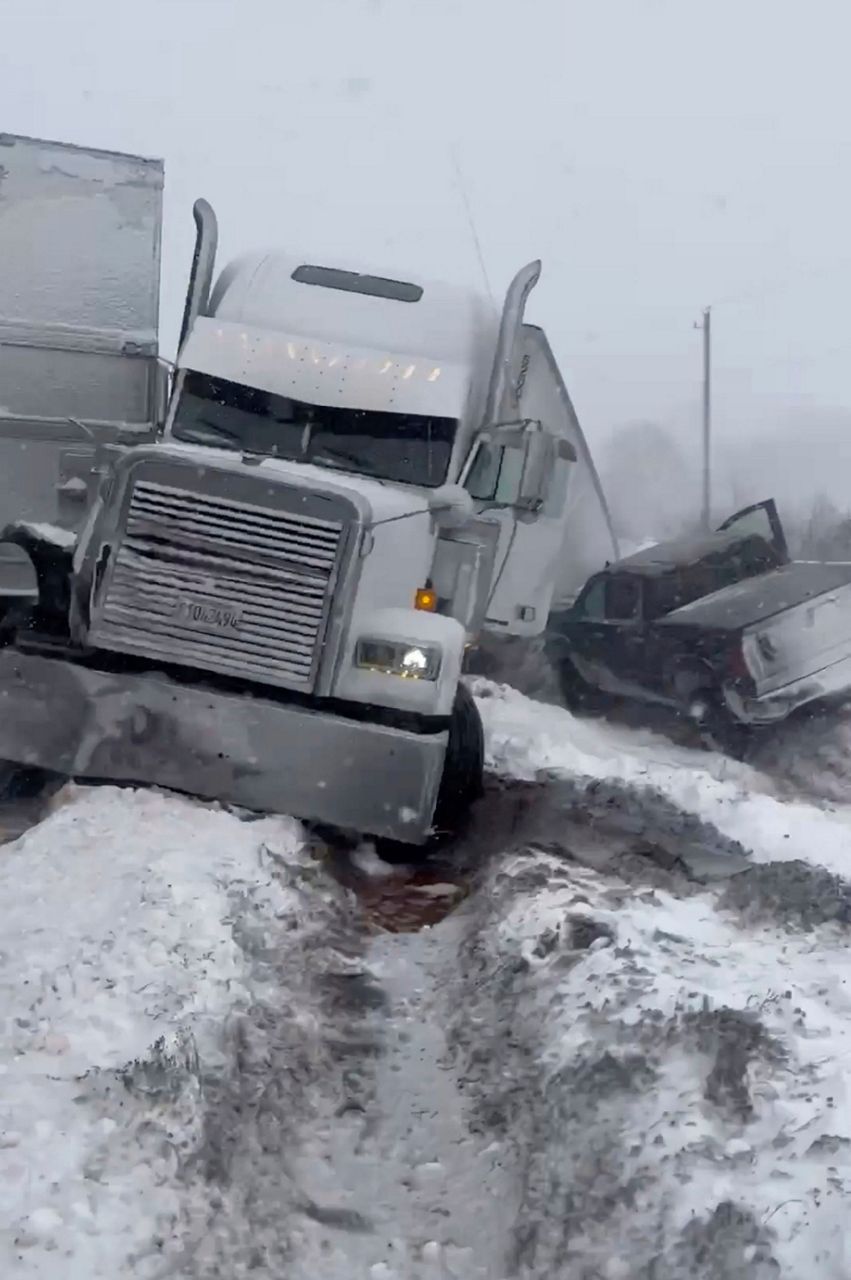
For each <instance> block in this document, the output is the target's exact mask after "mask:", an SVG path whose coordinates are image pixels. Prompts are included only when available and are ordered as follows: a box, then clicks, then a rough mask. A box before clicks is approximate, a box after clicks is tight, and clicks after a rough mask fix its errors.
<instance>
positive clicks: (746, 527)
mask: <svg viewBox="0 0 851 1280" xmlns="http://www.w3.org/2000/svg"><path fill="white" fill-rule="evenodd" d="M718 532H719V533H732V532H734V533H737V534H740V535H741V536H742V537H746V536H747V535H748V534H759V536H760V537H761V538H765V540H766V542H768V543H769V544H770V545H771V546H772V547H774V549H775V551H776V552H777V554H778V555H779V556H780V558H781V560H784V561H787V562H788V560H789V547H788V544H787V542H786V534H785V532H784V529H783V524H782V522H781V520H780V516H779V514H778V511H777V503H776V502H775V501H774V499H773V498H766V499H765V501H764V502H754V503H752V504H751V505H750V506H749V507H743V508H742V510H741V511H737V512H736V513H735V515H732V516H730V517H729V519H728V520H725V521H724V523H723V524H722V525H721V526H720V528H719V529H718Z"/></svg>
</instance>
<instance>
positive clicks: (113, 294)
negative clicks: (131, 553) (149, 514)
mask: <svg viewBox="0 0 851 1280" xmlns="http://www.w3.org/2000/svg"><path fill="white" fill-rule="evenodd" d="M162 187H163V167H162V164H161V163H160V162H159V161H155V160H145V159H142V158H140V157H138V156H128V155H119V154H116V153H113V152H106V151H97V150H92V149H88V148H84V147H75V146H68V145H66V144H64V143H56V142H44V141H40V140H37V139H32V138H22V137H17V136H13V135H10V134H0V529H2V528H3V527H4V526H5V525H7V524H8V523H10V522H11V521H13V520H28V521H34V522H47V523H51V524H58V525H60V526H62V527H64V528H66V529H71V530H73V529H76V528H78V527H79V526H80V525H81V524H82V522H83V519H84V517H85V515H86V512H87V509H88V507H89V504H90V503H91V501H92V500H93V498H94V496H95V493H96V492H97V483H98V476H97V464H98V453H99V450H100V448H101V447H102V446H106V445H112V444H115V443H134V442H136V441H142V440H145V439H150V438H151V436H152V435H153V434H154V432H155V429H156V425H157V419H158V417H159V415H160V412H161V404H162V400H163V389H164V384H163V380H162V376H161V370H160V366H159V362H158V358H157V329H158V309H159V272H160V226H161V217H162ZM72 419H73V420H74V421H71V420H72ZM28 578H29V570H28V568H27V566H26V564H25V562H24V560H23V557H22V554H21V553H20V552H18V551H17V549H16V548H12V547H6V546H0V591H9V590H15V589H18V588H20V587H21V586H22V585H24V584H25V583H26V582H27V580H28Z"/></svg>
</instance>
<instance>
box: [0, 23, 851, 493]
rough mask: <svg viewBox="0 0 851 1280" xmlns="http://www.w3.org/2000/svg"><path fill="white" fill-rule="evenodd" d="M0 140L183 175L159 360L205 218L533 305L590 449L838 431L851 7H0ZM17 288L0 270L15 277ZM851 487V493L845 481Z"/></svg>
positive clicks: (843, 384) (850, 215)
mask: <svg viewBox="0 0 851 1280" xmlns="http://www.w3.org/2000/svg"><path fill="white" fill-rule="evenodd" d="M0 17H1V18H2V33H1V34H0V129H3V130H4V131H7V132H13V133H27V134H36V135H40V136H45V137H53V138H58V139H62V140H67V141H72V142H78V143H88V144H92V145H97V146H102V147H109V148H115V149H121V150H130V151H139V152H141V153H144V154H147V155H154V156H161V157H164V159H165V161H166V200H167V203H166V240H165V260H164V306H165V313H164V338H165V349H166V350H168V349H169V347H170V346H171V345H173V342H174V335H175V331H176V325H177V317H178V312H179V308H180V303H181V291H182V288H183V283H184V279H185V273H186V268H187V265H188V260H189V256H190V253H191V246H192V237H193V228H192V221H191V202H192V199H193V198H194V197H195V196H196V195H200V194H204V195H206V196H207V197H208V198H209V199H211V200H212V201H213V203H214V205H215V206H216V208H217V211H218V213H219V218H220V223H221V230H222V239H221V247H222V254H223V257H226V256H229V255H230V254H232V253H233V252H236V251H241V250H243V249H247V248H251V247H256V246H257V245H258V244H261V245H262V244H275V243H278V244H281V245H285V246H289V247H292V248H296V249H299V250H304V251H309V252H311V253H314V254H320V255H322V256H324V258H325V259H326V260H329V259H330V260H333V257H334V253H335V252H345V253H346V255H347V256H352V255H354V256H357V257H358V258H361V257H362V258H363V259H364V260H365V261H366V262H368V263H370V264H372V265H375V266H378V267H382V266H387V267H393V268H399V269H405V270H406V271H407V272H408V273H409V274H412V273H415V272H416V271H422V272H423V273H428V274H431V275H434V274H437V275H446V276H448V277H459V276H460V277H462V278H465V279H468V280H471V281H481V278H482V273H481V269H480V266H479V262H478V255H477V253H476V249H475V244H474V238H473V234H472V232H471V228H470V224H469V221H468V217H467V213H466V211H465V198H466V201H467V203H468V204H469V208H470V209H471V211H472V218H473V222H474V225H475V230H476V234H477V235H478V237H479V240H480V243H481V248H482V253H483V257H484V263H485V269H486V273H487V278H488V282H489V287H490V288H491V289H492V290H493V291H494V292H495V293H497V294H499V293H501V292H502V291H503V289H504V288H505V285H506V283H507V281H508V279H509V277H510V276H511V274H512V273H513V271H514V270H515V269H516V268H517V267H518V266H519V265H520V264H521V263H522V262H524V261H525V260H527V259H529V258H530V257H534V256H540V257H542V259H543V262H544V275H543V278H542V282H541V284H540V286H539V287H538V290H537V291H536V293H535V294H534V295H533V298H532V300H531V302H530V306H529V316H530V318H532V319H534V320H536V321H538V322H540V323H543V324H544V326H545V327H546V329H547V330H548V332H549V334H550V338H551V341H552V343H553V346H554V347H555V350H556V352H557V355H558V357H559V359H560V361H561V363H562V366H563V368H564V370H565V373H566V375H567V377H568V380H569V384H570V387H571V390H572V392H573V395H574V399H575V401H576V404H577V407H578V409H579V412H580V415H581V417H582V418H583V421H584V423H585V425H586V428H587V430H588V432H589V435H590V436H591V439H592V442H593V441H601V440H602V439H604V437H605V435H606V433H607V432H608V431H609V430H610V429H611V428H612V427H613V426H615V425H617V424H618V423H622V422H624V421H628V420H630V419H636V418H657V419H659V420H661V421H663V422H666V423H669V424H671V425H672V427H673V429H675V430H676V431H677V433H678V434H679V435H680V437H681V439H682V441H683V442H684V444H685V445H686V446H691V445H692V444H693V443H694V441H696V438H697V428H698V422H699V395H700V387H699V377H700V338H699V334H698V333H696V332H695V331H694V330H693V328H692V325H693V322H694V321H695V320H696V319H697V318H698V317H699V315H700V311H701V308H702V307H703V306H704V305H706V304H707V303H713V304H716V306H715V313H714V325H715V364H716V383H715V388H716V402H717V414H716V416H717V424H718V432H719V439H721V440H722V441H723V440H724V438H725V437H726V438H727V439H728V440H734V439H736V438H740V437H741V436H742V435H743V434H751V435H752V434H753V432H754V431H755V430H756V429H757V428H758V427H763V428H764V427H765V425H766V424H768V423H771V422H773V421H774V419H775V418H776V416H777V415H778V414H785V413H786V412H787V411H788V410H789V409H792V408H794V407H795V406H801V405H803V406H807V405H815V406H824V407H826V408H828V409H830V408H833V407H847V408H851V374H849V360H848V346H849V339H851V334H849V315H848V310H849V309H848V305H847V295H848V289H849V284H851V242H849V238H850V237H851V167H849V159H851V156H849V140H851V123H849V122H850V121H851V76H849V50H851V5H849V4H848V2H847V0H701V3H697V2H696V0H511V2H510V3H509V2H508V0H298V2H293V0H144V3H138V2H134V3H130V0H3V4H2V8H0ZM0 269H2V264H0ZM848 491H849V493H851V484H849V485H848Z"/></svg>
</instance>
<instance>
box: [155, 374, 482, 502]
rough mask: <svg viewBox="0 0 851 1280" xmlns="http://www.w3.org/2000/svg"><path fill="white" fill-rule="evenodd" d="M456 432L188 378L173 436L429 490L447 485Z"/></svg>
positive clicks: (410, 418)
mask: <svg viewBox="0 0 851 1280" xmlns="http://www.w3.org/2000/svg"><path fill="white" fill-rule="evenodd" d="M456 425H457V424H456V422H455V420H454V419H452V418H431V417H425V416H423V415H421V414H410V413H378V412H374V411H373V410H362V409H342V408H339V409H338V408H327V407H324V406H322V405H313V404H306V403H304V402H303V401H300V400H290V399H288V398H287V397H286V396H279V395H273V394H272V393H271V392H268V391H259V390H258V389H257V388H256V387H246V386H242V385H241V384H240V383H238V382H228V381H226V380H225V379H224V378H214V377H211V376H210V375H209V374H206V373H194V372H189V373H187V374H186V376H185V380H184V383H183V390H182V392H181V395H180V399H179V401H178V405H177V410H176V412H175V417H174V422H173V424H172V434H173V435H174V436H175V437H176V439H178V440H186V441H191V442H193V443H195V444H206V445H213V446H215V447H217V448H220V449H237V450H239V451H240V452H243V453H255V454H263V455H265V456H268V457H273V458H289V459H292V460H293V461H296V462H312V463H314V464H315V465H316V466H320V467H332V468H336V469H338V470H342V471H353V472H358V473H360V474H361V475H367V476H376V477H378V478H379V479H382V480H393V481H396V482H397V483H399V484H415V485H424V486H427V487H429V488H435V487H436V486H437V485H440V484H443V482H444V481H445V479H446V474H447V471H448V468H449V458H450V454H451V452H452V442H453V440H454V437H455V428H456Z"/></svg>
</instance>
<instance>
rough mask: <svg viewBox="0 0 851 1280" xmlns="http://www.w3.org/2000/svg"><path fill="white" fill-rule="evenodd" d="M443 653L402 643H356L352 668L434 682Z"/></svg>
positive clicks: (368, 641)
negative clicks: (362, 668)
mask: <svg viewBox="0 0 851 1280" xmlns="http://www.w3.org/2000/svg"><path fill="white" fill-rule="evenodd" d="M441 656H442V651H441V649H440V647H439V645H435V644H410V643H408V642H406V641H404V640H371V639H368V640H359V641H358V643H357V648H356V649H355V666H356V667H364V668H366V669H367V670H368V671H380V672H381V673H382V674H383V675H386V676H404V677H407V679H409V680H436V679H437V676H438V673H439V671H440V659H441Z"/></svg>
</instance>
